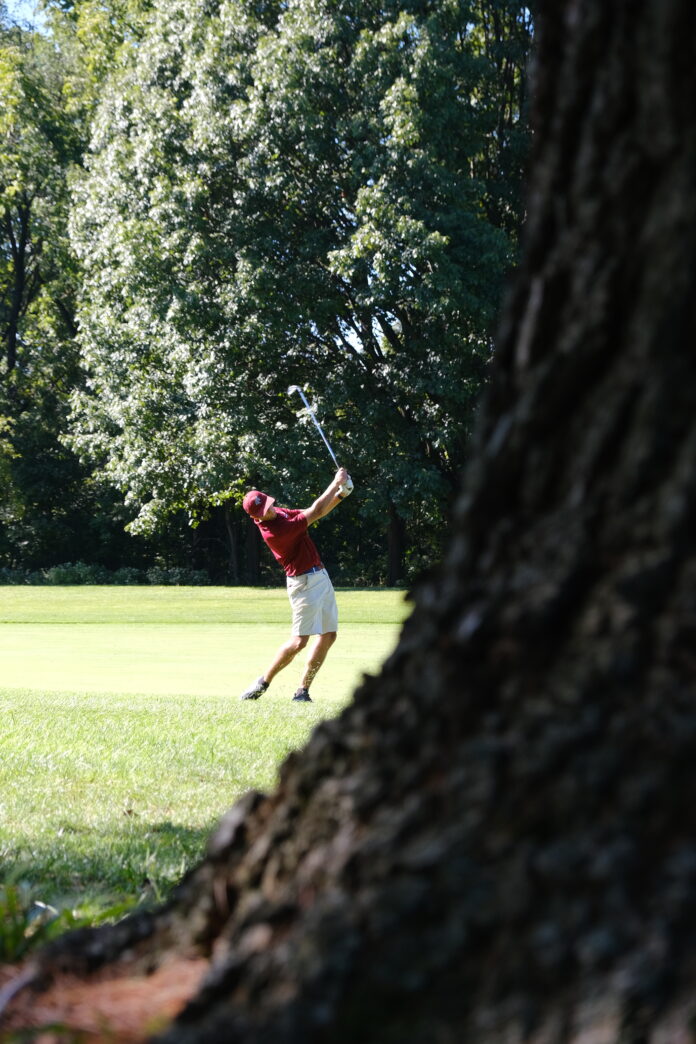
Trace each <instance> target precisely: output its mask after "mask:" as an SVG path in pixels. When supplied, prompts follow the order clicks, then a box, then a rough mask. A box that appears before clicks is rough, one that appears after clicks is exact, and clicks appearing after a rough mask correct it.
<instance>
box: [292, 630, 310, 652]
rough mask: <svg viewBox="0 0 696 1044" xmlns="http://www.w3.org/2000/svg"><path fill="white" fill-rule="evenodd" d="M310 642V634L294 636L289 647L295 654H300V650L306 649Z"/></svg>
mask: <svg viewBox="0 0 696 1044" xmlns="http://www.w3.org/2000/svg"><path fill="white" fill-rule="evenodd" d="M308 641H309V635H308V634H293V636H292V638H291V639H290V641H289V642H288V645H289V646H290V648H291V649H292V650H293V652H296V653H298V652H299V651H300V649H304V647H305V645H306V644H307V642H308Z"/></svg>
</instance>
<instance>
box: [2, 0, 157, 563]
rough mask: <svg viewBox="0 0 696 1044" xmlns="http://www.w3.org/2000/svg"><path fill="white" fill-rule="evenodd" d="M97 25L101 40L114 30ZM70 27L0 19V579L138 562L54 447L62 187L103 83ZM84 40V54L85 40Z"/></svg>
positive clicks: (64, 277) (74, 277)
mask: <svg viewBox="0 0 696 1044" xmlns="http://www.w3.org/2000/svg"><path fill="white" fill-rule="evenodd" d="M86 9H87V4H86V3H85V4H84V5H83V14H84V13H85V12H86ZM48 17H49V15H47V18H48ZM107 21H108V23H109V25H110V27H111V37H112V41H111V42H113V37H115V35H116V34H117V31H118V23H117V20H116V19H114V18H111V19H107ZM79 27H80V23H79V22H78V23H77V28H76V25H75V24H73V22H72V21H71V20H70V19H69V18H68V17H67V15H65V16H64V17H63V20H62V21H56V23H55V32H50V31H49V23H48V22H47V23H46V25H45V27H44V29H43V30H42V31H37V30H34V29H32V28H31V27H28V26H22V25H17V24H14V23H13V22H11V21H10V19H9V17H8V16H7V13H6V12H3V13H2V17H0V91H1V93H2V107H0V244H1V245H0V337H1V343H0V417H1V418H2V424H1V425H0V443H1V444H2V449H1V450H0V453H2V456H3V460H4V472H3V474H4V479H5V481H4V482H3V485H2V489H1V490H0V567H4V569H3V576H4V575H5V570H6V569H8V568H9V569H10V570H15V571H22V570H24V571H27V570H36V569H37V568H39V567H46V566H51V565H54V564H56V563H60V562H66V561H70V560H74V559H75V558H76V557H78V556H85V557H89V558H91V560H92V561H95V562H99V563H102V564H108V565H112V566H115V565H125V564H128V563H129V562H133V561H140V560H141V559H142V560H144V559H145V556H144V551H145V549H144V548H143V547H138V546H137V544H136V542H135V541H133V540H129V538H128V537H127V536H125V535H124V532H123V526H124V524H125V522H126V521H127V520H128V514H127V512H126V511H125V510H124V508H123V505H122V502H121V498H120V496H119V495H118V494H117V493H116V491H115V490H113V489H112V488H110V487H107V486H106V485H105V484H104V483H99V482H97V481H95V480H94V478H93V477H92V475H91V469H90V468H89V467H86V466H83V465H81V464H80V462H79V461H78V459H77V456H76V455H75V453H74V452H73V451H72V450H71V449H70V448H69V447H68V446H67V445H66V444H65V443H64V441H63V436H64V435H65V434H66V432H67V430H68V423H69V414H70V396H71V394H72V393H73V391H74V390H75V389H76V388H77V387H79V386H80V385H81V384H82V383H83V380H84V376H83V370H82V367H81V365H80V359H79V347H78V344H77V340H76V334H77V319H76V314H75V313H76V299H77V294H78V288H79V286H80V283H81V280H82V277H83V273H82V271H81V269H80V266H79V265H78V263H77V261H76V258H75V256H74V253H73V251H72V250H71V248H70V245H69V242H68V216H69V211H70V206H71V200H70V189H69V181H70V176H71V173H72V172H73V171H74V170H75V169H76V168H77V167H78V166H79V164H80V162H81V158H82V153H83V151H84V148H85V145H86V138H87V127H88V124H89V119H90V117H91V111H92V109H93V106H94V97H95V95H96V94H98V91H99V83H100V77H103V75H104V70H103V69H102V68H99V69H95V68H94V57H93V52H92V51H90V54H91V55H92V57H91V58H90V62H89V63H88V62H87V60H86V58H85V56H84V54H80V53H79V50H78V48H77V40H78V29H79ZM83 29H84V26H83ZM122 33H123V26H122V24H121V34H122ZM89 35H90V47H91V48H94V50H95V52H96V51H97V50H98V49H97V48H95V43H96V32H95V31H92V32H91V33H90V34H89ZM112 60H113V52H112Z"/></svg>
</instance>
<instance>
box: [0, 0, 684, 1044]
mask: <svg viewBox="0 0 696 1044" xmlns="http://www.w3.org/2000/svg"><path fill="white" fill-rule="evenodd" d="M536 15H537V24H538V56H537V66H536V72H535V80H536V83H535V106H536V113H535V125H536V131H535V146H534V154H533V157H532V171H531V178H530V188H529V198H528V222H527V233H526V248H525V254H524V259H523V263H522V266H521V270H520V273H519V278H518V279H517V281H516V284H515V286H514V287H513V288H512V290H511V293H510V295H509V298H508V303H507V307H506V310H505V314H504V316H503V319H502V323H501V328H500V332H499V338H498V351H497V360H496V364H495V373H494V376H493V379H492V382H491V386H490V391H489V394H488V398H487V402H486V404H485V407H484V409H483V413H482V416H481V419H480V424H479V432H478V440H477V452H476V454H475V461H474V463H473V464H472V466H471V467H470V468H469V470H468V473H467V475H466V479H465V484H464V488H463V491H462V493H461V497H460V499H459V503H458V507H457V511H456V517H455V519H454V527H453V539H452V542H451V546H450V549H449V553H448V555H447V558H446V561H445V563H444V566H443V567H442V568H441V569H440V570H438V571H437V573H436V574H435V575H433V576H432V577H431V578H429V579H427V580H426V581H424V582H423V583H422V584H421V585H420V587H419V589H418V591H417V592H416V605H415V609H414V613H413V615H412V617H411V619H410V620H409V622H408V623H407V625H406V627H405V629H404V632H403V635H402V638H401V641H400V644H399V646H398V649H397V651H396V652H395V654H394V655H393V656H392V657H391V658H390V660H389V661H388V662H387V663H386V664H385V666H384V669H383V671H382V673H381V675H380V676H379V677H378V678H374V679H368V680H367V681H366V682H365V683H364V684H363V686H362V687H361V688H360V689H359V691H358V692H357V693H356V697H355V701H354V703H353V704H352V706H351V707H349V708H348V709H347V710H346V712H345V713H344V714H343V715H342V716H341V718H339V719H337V720H334V721H331V722H326V723H324V724H323V725H321V726H320V727H319V728H318V729H317V730H316V732H315V733H314V735H313V737H312V739H311V740H310V742H309V744H308V746H307V748H306V749H305V750H304V751H303V752H302V753H300V754H297V755H294V756H292V757H291V758H290V759H289V760H288V761H287V762H286V764H285V766H284V768H283V770H282V776H281V781H280V784H279V786H278V788H277V790H276V791H275V793H273V794H271V795H270V796H263V795H255V794H250V795H248V796H247V797H246V798H245V799H244V800H243V801H241V802H240V803H239V804H238V805H237V806H235V808H234V809H233V810H232V811H231V812H230V813H229V814H228V816H227V818H226V819H225V821H224V822H223V823H222V824H221V827H220V829H219V831H218V832H217V834H216V835H215V836H214V837H213V839H212V840H211V842H210V847H209V854H208V856H207V858H206V859H205V861H204V862H203V863H202V864H201V865H200V866H199V867H198V868H197V869H196V870H195V871H194V872H193V873H192V874H191V875H189V877H188V878H187V879H185V880H184V882H182V884H181V886H180V887H179V890H178V892H177V894H176V895H175V897H174V899H173V901H172V902H171V903H170V904H169V906H168V907H167V908H166V909H164V910H162V911H160V912H159V913H157V914H156V915H154V916H141V917H135V918H132V919H131V920H129V921H127V922H125V923H123V924H121V925H120V926H118V927H117V928H116V929H113V930H111V931H101V932H96V933H90V934H87V935H86V936H79V935H76V936H73V937H68V938H67V939H66V940H65V941H63V942H62V943H60V944H58V945H57V946H56V947H54V949H53V950H50V951H46V952H45V953H44V955H43V956H42V958H41V964H42V968H43V969H44V970H45V971H46V972H52V971H55V970H56V969H57V968H58V967H61V966H65V967H73V968H76V967H80V966H82V967H85V968H86V967H92V966H94V965H96V964H98V963H99V962H108V961H111V960H114V959H115V957H117V956H118V955H120V954H122V953H123V952H128V953H129V955H130V956H129V960H130V962H131V964H132V966H133V967H140V968H145V967H146V966H148V965H154V964H156V963H158V962H159V961H160V960H161V959H162V958H163V957H167V956H169V957H171V956H172V955H183V954H187V953H191V952H201V951H202V952H204V953H214V959H213V962H212V967H211V970H210V972H209V975H208V977H207V979H206V980H205V982H204V984H203V986H202V987H201V988H200V990H199V992H198V994H197V996H195V997H194V998H193V999H192V1000H191V1001H190V1003H189V1005H188V1007H187V1008H186V1009H185V1010H184V1012H183V1013H182V1015H181V1016H180V1017H179V1019H178V1020H177V1021H176V1022H174V1023H173V1024H172V1026H171V1027H170V1028H169V1030H168V1031H166V1032H165V1033H164V1036H163V1037H162V1038H161V1039H162V1040H163V1041H166V1042H167V1044H183V1042H186V1044H188V1042H191V1044H193V1042H197V1044H198V1042H206V1044H208V1042H223V1041H235V1042H237V1041H238V1042H244V1044H251V1042H255V1044H261V1042H263V1044H276V1042H277V1044H280V1042H284V1044H289V1042H298V1044H299V1042H303V1044H309V1042H328V1041H330V1042H331V1044H342V1042H346V1044H347V1042H349V1041H350V1042H356V1041H360V1042H361V1044H368V1042H374V1044H390V1042H394V1044H397V1042H409V1044H437V1042H442V1044H445V1042H461V1041H474V1040H476V1041H478V1040H485V1041H501V1042H502V1041H505V1042H516V1041H519V1040H523V1039H532V1040H534V1041H535V1042H536V1044H541V1042H542V1041H544V1042H551V1041H568V1040H573V1039H578V1040H579V1039H580V1036H581V1033H582V1032H583V1031H588V1028H593V1027H594V1028H595V1029H596V1031H597V1035H596V1036H595V1037H593V1038H592V1039H594V1040H601V1041H603V1042H604V1041H606V1042H609V1041H617V1042H618V1041H622V1042H633V1044H638V1042H643V1041H649V1040H650V1041H658V1040H659V1041H663V1042H668V1041H669V1042H673V1041H674V1042H676V1041H687V1040H692V1039H693V1036H690V1035H689V1033H692V1032H693V1031H692V1030H691V1031H690V1030H689V1029H688V1027H689V1020H690V1018H691V1016H692V1014H693V1002H692V1001H691V1000H690V993H689V987H690V986H692V985H693V976H692V968H693V964H694V958H696V945H695V944H694V927H695V926H696V925H695V920H696V918H695V916H694V915H695V913H696V910H695V901H696V833H695V829H694V828H695V826H696V824H695V823H694V818H695V812H694V809H696V772H695V771H694V765H695V764H696V711H695V709H694V695H695V685H694V682H695V680H696V652H695V650H696V593H695V592H696V556H695V554H694V551H695V542H696V467H695V466H694V465H695V461H696V408H695V407H696V353H695V352H694V343H695V341H696V336H695V335H696V294H695V293H694V286H693V283H694V272H695V271H696V269H695V267H694V262H695V260H696V258H695V257H694V248H695V246H696V237H695V234H694V232H695V223H696V163H695V159H696V152H695V148H696V108H695V107H694V104H693V100H694V97H696V82H695V79H696V61H695V60H694V59H695V58H696V54H695V53H694V51H695V43H696V7H694V5H693V4H691V3H688V2H686V0H615V2H613V3H607V2H606V0H562V2H561V0H544V2H542V3H539V4H538V9H537V12H536ZM80 962H82V963H80ZM85 974H86V973H85ZM15 1003H16V1004H18V1005H19V1003H20V1002H19V1000H18V1001H16V1002H15ZM26 1018H28V1016H26ZM584 1039H589V1038H584Z"/></svg>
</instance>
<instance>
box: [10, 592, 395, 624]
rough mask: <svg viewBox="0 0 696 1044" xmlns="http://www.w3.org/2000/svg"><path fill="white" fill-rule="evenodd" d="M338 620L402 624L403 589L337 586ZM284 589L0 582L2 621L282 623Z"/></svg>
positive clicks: (284, 616)
mask: <svg viewBox="0 0 696 1044" xmlns="http://www.w3.org/2000/svg"><path fill="white" fill-rule="evenodd" d="M337 598H338V605H339V616H340V622H341V624H346V623H381V624H388V623H394V624H398V623H401V622H402V621H403V620H404V619H405V617H406V616H407V615H408V613H409V610H410V607H409V604H408V603H407V601H406V598H405V594H404V592H403V591H397V590H379V591H365V590H343V589H338V590H337ZM288 620H289V607H288V599H287V594H286V591H285V588H284V587H273V588H256V587H100V586H95V587H90V586H84V587H49V586H47V587H19V586H17V587H14V586H4V587H2V586H0V624H4V623H63V624H65V623H85V624H86V623H95V624H102V623H123V624H126V623H149V624H155V623H186V624H188V623H198V624H204V623H250V624H253V623H285V624H287V621H288Z"/></svg>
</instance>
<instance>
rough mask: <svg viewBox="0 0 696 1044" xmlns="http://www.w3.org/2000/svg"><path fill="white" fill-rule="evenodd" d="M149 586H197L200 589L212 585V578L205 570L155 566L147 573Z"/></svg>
mask: <svg viewBox="0 0 696 1044" xmlns="http://www.w3.org/2000/svg"><path fill="white" fill-rule="evenodd" d="M147 582H148V584H158V585H159V584H163V585H168V586H190V585H193V586H196V587H200V586H202V585H204V584H209V583H210V577H209V576H208V574H207V573H206V571H205V570H204V569H182V568H178V567H177V568H173V569H165V568H163V567H161V566H153V567H152V568H151V569H148V571H147Z"/></svg>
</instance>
